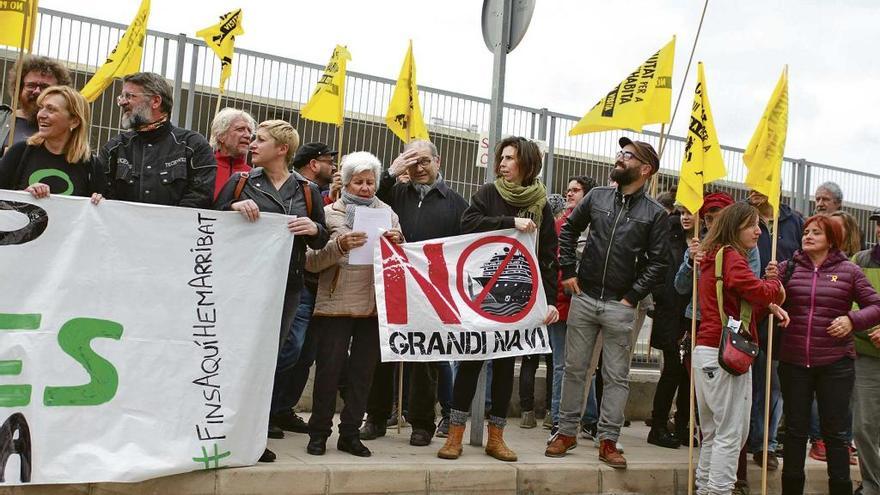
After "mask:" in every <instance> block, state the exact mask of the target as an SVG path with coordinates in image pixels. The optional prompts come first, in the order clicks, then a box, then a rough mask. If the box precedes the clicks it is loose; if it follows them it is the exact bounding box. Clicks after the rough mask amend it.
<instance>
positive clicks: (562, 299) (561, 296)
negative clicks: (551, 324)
mask: <svg viewBox="0 0 880 495" xmlns="http://www.w3.org/2000/svg"><path fill="white" fill-rule="evenodd" d="M569 215H571V210H565V213H564V214H563V215H562V216H561V217H559V218H557V219H556V235H557V236H558V235H559V232H561V231H562V226H563V225H565V222H566V221H567V220H568V216H569ZM556 256H557V257H558V256H559V248H558V247H557V249H556ZM556 287H557V290H556V309H557V310H558V311H559V321H568V308H569V306H571V296H570V295H568V294H566V293H565V290H563V288H562V270H559V274H558V279H557V280H556Z"/></svg>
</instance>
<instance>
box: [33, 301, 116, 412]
mask: <svg viewBox="0 0 880 495" xmlns="http://www.w3.org/2000/svg"><path fill="white" fill-rule="evenodd" d="M97 337H105V338H111V339H115V340H119V338H120V337H122V325H120V324H119V323H116V322H115V321H110V320H97V319H94V318H74V319H72V320H70V321H68V322H67V323H65V324H64V326H62V327H61V330H60V331H59V332H58V344H59V345H60V346H61V349H63V350H64V352H66V353H67V354H68V355H69V356H70V357H72V358H73V359H75V360H76V362H78V363H79V364H81V365H82V367H83V368H85V370H86V371H87V372H88V374H89V376H90V377H91V379H92V380H91V381H90V382H89V383H87V384H85V385H76V386H71V387H46V390H45V391H44V392H43V404H45V405H47V406H96V405H98V404H103V403H105V402H109V401H110V400H111V399H112V398H113V397H114V396H115V395H116V389H117V388H118V386H119V375H118V374H117V373H116V368H114V367H113V365H112V364H111V363H110V362H109V361H107V360H106V359H104V358H102V357H101V356H99V355H98V354H97V353H95V351H93V350H92V348H91V346H90V345H89V344H90V343H91V341H92V339H94V338H97Z"/></svg>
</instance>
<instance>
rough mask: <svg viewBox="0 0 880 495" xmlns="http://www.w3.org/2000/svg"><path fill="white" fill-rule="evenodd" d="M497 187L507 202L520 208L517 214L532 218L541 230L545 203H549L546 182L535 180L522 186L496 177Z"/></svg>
mask: <svg viewBox="0 0 880 495" xmlns="http://www.w3.org/2000/svg"><path fill="white" fill-rule="evenodd" d="M495 189H497V190H498V194H500V195H501V199H503V200H504V201H505V202H506V203H507V204H509V205H511V206H514V207H516V208H519V209H520V210H519V211H518V212H517V214H516V216H518V217H523V218H531V219H532V220H534V222H535V225H537V226H538V230H541V216H542V213H543V212H544V205H545V204H547V189H546V188H545V187H544V184H542V183H541V182H540V181H538V180H535V182H534V183H533V184H532V185H531V186H520V185H518V184H514V183H513V182H508V181H506V180H504V178H502V177H498V178H497V179H495Z"/></svg>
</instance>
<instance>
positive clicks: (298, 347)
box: [270, 287, 315, 414]
mask: <svg viewBox="0 0 880 495" xmlns="http://www.w3.org/2000/svg"><path fill="white" fill-rule="evenodd" d="M314 310H315V293H314V292H312V291H311V290H309V289H308V287H303V289H302V291H301V292H300V298H299V306H298V307H297V308H296V315H295V316H294V318H293V324H292V325H291V326H290V332H289V333H288V336H287V340H286V341H285V342H284V345H283V346H282V347H281V351H280V352H279V353H278V364H277V365H276V368H275V387H274V388H273V390H272V406H271V409H270V412H271V413H272V414H278V413H282V412H284V411H287V410H290V409H291V408H293V406H295V405H296V403H297V402H299V397H300V395H302V388H303V387H304V386H305V381H304V380H297V376H298V375H301V374H302V373H301V372H298V371H299V370H298V369H297V366H296V364H297V362H298V361H299V358H300V354H301V352H302V350H303V343H304V342H305V338H306V329H307V328H308V327H309V322H311V320H312V313H313V312H314ZM314 359H315V358H314V357H311V359H310V361H309V363H308V365H307V366H306V367H305V375H306V376H305V378H306V379H307V378H308V372H309V367H311V364H312V361H314ZM295 381H302V382H303V383H302V384H301V386H298V384H297V385H295V384H294V382H295Z"/></svg>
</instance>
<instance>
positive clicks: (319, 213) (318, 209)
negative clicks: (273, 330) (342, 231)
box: [214, 167, 330, 286]
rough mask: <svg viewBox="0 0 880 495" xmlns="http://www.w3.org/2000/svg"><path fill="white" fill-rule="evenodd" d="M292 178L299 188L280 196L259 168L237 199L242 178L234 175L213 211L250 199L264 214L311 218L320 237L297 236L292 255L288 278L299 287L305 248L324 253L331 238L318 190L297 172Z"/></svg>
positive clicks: (255, 170) (282, 190)
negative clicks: (309, 205)
mask: <svg viewBox="0 0 880 495" xmlns="http://www.w3.org/2000/svg"><path fill="white" fill-rule="evenodd" d="M291 176H292V178H293V179H294V181H295V183H296V188H295V189H293V190H290V189H288V188H286V187H282V188H281V192H280V194H279V193H277V192H276V191H275V190H274V188H273V187H271V185H269V178H268V177H267V176H266V175H265V174H264V173H263V169H262V167H257V168H255V169H253V170H251V171H250V172H249V173H248V178H247V179H246V181H245V184H244V188H243V189H242V190H241V195H239V197H238V198H235V186H236V185H237V184H238V180H239V178H240V177H241V173H240V172H236V173H234V174H232V177H230V178H229V180H228V181H227V182H226V184H225V185H224V186H223V189H221V190H220V194H219V195H218V196H217V200H216V201H215V202H214V208H215V209H217V210H231V209H232V203H235V202H237V201H244V200H246V199H250V200H253V202H254V203H256V204H257V207H258V208H259V209H260V212H261V213H280V214H282V215H295V216H298V217H309V218H311V219H312V220H313V221H314V222H315V224H316V225H317V226H318V233H317V234H315V235H313V236H301V235H300V236H296V237H295V238H294V241H293V252H292V253H291V255H290V268H289V272H288V275H287V279H288V284H291V283H293V284H294V285H297V286H300V285H301V284H302V279H303V272H304V271H305V269H304V268H303V266H304V265H305V261H306V246H308V247H310V248H312V249H321V248H323V247H324V246H325V245H326V244H327V240H328V239H330V234H328V233H327V226H326V223H325V221H324V202H323V198H322V197H321V192H320V191H319V190H318V186H316V185H315V184H314V183H312V182H311V181H309V180H308V179H306V178H305V177H303V176H301V175H299V174H298V173H296V172H291ZM303 191H308V193H309V194H311V195H312V208H311V212H310V213H309V212H307V211H306V200H305V196H304V195H303ZM273 193H274V194H273ZM255 248H256V246H255Z"/></svg>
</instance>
